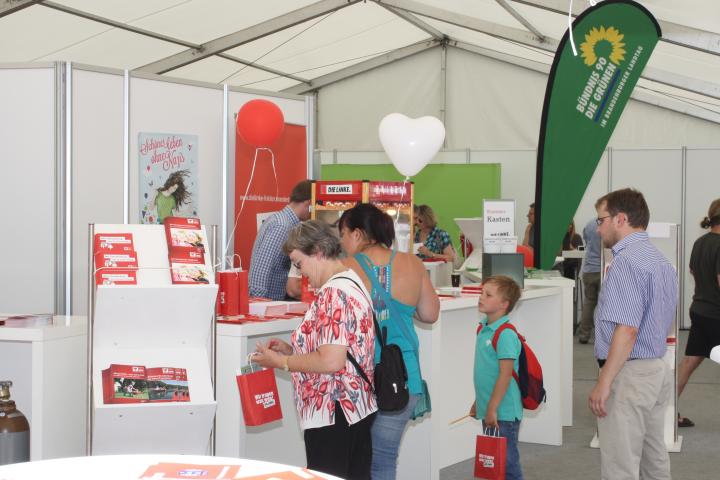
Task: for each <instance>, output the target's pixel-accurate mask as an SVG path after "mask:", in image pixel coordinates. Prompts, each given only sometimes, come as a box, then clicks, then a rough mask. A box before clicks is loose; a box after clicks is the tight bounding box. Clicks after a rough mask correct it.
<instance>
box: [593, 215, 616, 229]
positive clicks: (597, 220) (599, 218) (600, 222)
mask: <svg viewBox="0 0 720 480" xmlns="http://www.w3.org/2000/svg"><path fill="white" fill-rule="evenodd" d="M610 217H612V215H605V216H604V217H598V218H596V219H595V223H597V225H598V227H599V226H600V225H602V224H603V222H604V221H605V219H606V218H610Z"/></svg>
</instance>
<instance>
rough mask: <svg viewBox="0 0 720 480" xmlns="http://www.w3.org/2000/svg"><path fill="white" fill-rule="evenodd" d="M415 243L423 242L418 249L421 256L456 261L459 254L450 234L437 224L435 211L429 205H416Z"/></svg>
mask: <svg viewBox="0 0 720 480" xmlns="http://www.w3.org/2000/svg"><path fill="white" fill-rule="evenodd" d="M414 216H415V243H422V246H421V247H420V248H419V249H418V256H419V257H420V258H434V259H437V260H445V261H446V262H450V263H452V262H454V261H455V257H456V256H457V254H456V253H455V248H453V245H452V241H451V240H450V235H449V234H448V233H447V232H446V231H445V230H442V229H441V228H439V227H438V226H437V217H436V216H435V212H434V211H433V209H432V208H430V206H428V205H418V206H416V207H415V211H414Z"/></svg>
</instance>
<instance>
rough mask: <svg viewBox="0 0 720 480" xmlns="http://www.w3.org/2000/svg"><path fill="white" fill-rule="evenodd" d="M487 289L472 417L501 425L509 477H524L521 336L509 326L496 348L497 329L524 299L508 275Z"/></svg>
mask: <svg viewBox="0 0 720 480" xmlns="http://www.w3.org/2000/svg"><path fill="white" fill-rule="evenodd" d="M482 285H483V290H482V293H481V294H480V299H479V301H478V310H479V311H480V313H484V314H485V319H484V320H483V321H482V322H480V328H479V329H478V332H477V335H476V337H477V338H476V340H475V367H474V369H473V370H474V371H473V383H474V384H475V401H474V402H473V403H472V405H471V406H470V416H472V417H474V418H481V419H482V422H483V429H485V428H488V427H489V428H497V429H498V430H499V432H500V436H501V437H505V439H506V442H507V444H506V453H505V478H506V480H522V478H523V474H522V468H521V467H520V452H519V450H518V434H519V432H520V422H521V421H522V418H523V406H522V397H521V395H520V387H519V386H518V383H517V382H516V381H514V380H513V370H514V371H515V372H518V367H519V365H518V359H519V358H520V349H521V344H520V338H519V337H518V335H517V333H515V332H513V331H512V330H510V329H505V330H503V331H502V332H501V333H500V336H499V337H498V342H497V347H493V338H494V336H495V332H496V331H497V329H498V328H500V327H501V326H502V325H504V324H506V323H508V322H509V321H510V317H508V314H509V313H510V312H511V311H512V309H513V308H514V307H515V304H516V303H517V302H518V300H520V295H521V291H520V286H519V285H518V284H517V283H515V281H514V280H513V279H512V278H510V277H506V276H504V275H498V276H494V277H488V278H486V279H484V280H483V282H482Z"/></svg>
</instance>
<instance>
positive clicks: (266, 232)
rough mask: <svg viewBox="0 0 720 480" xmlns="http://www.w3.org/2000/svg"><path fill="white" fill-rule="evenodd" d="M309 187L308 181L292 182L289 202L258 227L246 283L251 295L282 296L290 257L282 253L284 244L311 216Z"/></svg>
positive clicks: (283, 296) (277, 297)
mask: <svg viewBox="0 0 720 480" xmlns="http://www.w3.org/2000/svg"><path fill="white" fill-rule="evenodd" d="M311 189H312V182H311V181H310V180H303V181H302V182H300V183H298V184H297V185H295V187H294V188H293V190H292V193H290V203H288V204H287V205H286V206H285V208H283V209H282V210H280V211H279V212H275V213H273V214H272V215H271V216H269V217H268V218H267V219H266V220H265V222H263V224H262V226H261V227H260V230H259V231H258V233H257V237H255V243H254V244H253V249H252V256H251V257H250V274H249V278H248V283H249V291H250V296H251V297H264V298H269V299H272V300H284V299H285V291H286V286H287V279H288V271H289V270H290V257H288V256H287V255H285V253H284V252H283V245H284V244H285V242H286V241H287V238H288V233H290V230H292V228H293V227H294V226H295V225H297V224H299V223H300V222H301V221H305V220H307V219H309V218H310V196H311Z"/></svg>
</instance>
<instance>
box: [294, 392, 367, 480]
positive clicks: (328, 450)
mask: <svg viewBox="0 0 720 480" xmlns="http://www.w3.org/2000/svg"><path fill="white" fill-rule="evenodd" d="M374 418H375V414H374V413H373V414H372V415H369V416H367V417H365V418H363V419H362V420H360V421H359V422H357V423H355V424H353V425H348V423H347V420H346V419H345V415H344V414H343V411H342V408H340V404H339V403H337V402H335V425H328V426H327V427H322V428H310V429H307V430H305V457H306V458H307V468H309V469H311V470H317V471H318V472H323V473H328V474H330V475H335V476H336V477H340V478H346V479H347V480H369V479H370V463H371V461H372V440H371V438H370V427H371V426H372V422H373V420H374Z"/></svg>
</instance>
